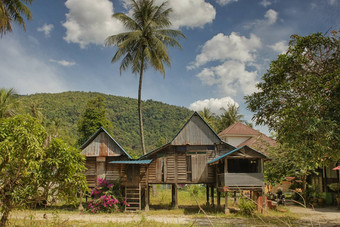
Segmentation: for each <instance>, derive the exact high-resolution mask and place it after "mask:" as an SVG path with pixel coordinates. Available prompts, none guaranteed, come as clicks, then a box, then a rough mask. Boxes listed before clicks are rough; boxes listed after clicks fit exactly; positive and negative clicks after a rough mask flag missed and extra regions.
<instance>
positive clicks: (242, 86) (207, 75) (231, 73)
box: [196, 61, 258, 96]
mask: <svg viewBox="0 0 340 227" xmlns="http://www.w3.org/2000/svg"><path fill="white" fill-rule="evenodd" d="M196 76H197V77H198V78H199V79H200V80H201V81H202V83H203V84H205V85H208V86H213V85H215V86H217V87H218V89H219V91H220V92H221V93H222V94H223V95H228V96H232V95H233V96H235V95H237V93H238V92H239V93H241V94H244V95H248V94H251V93H253V92H255V91H257V89H256V87H255V84H256V83H258V81H257V80H256V77H257V71H248V70H246V65H245V63H242V62H239V61H226V62H225V63H223V64H221V65H219V66H216V67H211V68H205V69H203V70H202V71H201V72H200V73H199V74H197V75H196Z"/></svg>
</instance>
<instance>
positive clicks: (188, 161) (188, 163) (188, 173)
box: [187, 155, 192, 181]
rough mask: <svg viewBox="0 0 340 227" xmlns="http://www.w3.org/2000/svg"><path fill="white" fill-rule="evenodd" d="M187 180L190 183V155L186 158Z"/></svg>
mask: <svg viewBox="0 0 340 227" xmlns="http://www.w3.org/2000/svg"><path fill="white" fill-rule="evenodd" d="M187 180H188V181H192V163H191V155H188V156H187Z"/></svg>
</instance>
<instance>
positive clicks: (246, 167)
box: [228, 159, 260, 173]
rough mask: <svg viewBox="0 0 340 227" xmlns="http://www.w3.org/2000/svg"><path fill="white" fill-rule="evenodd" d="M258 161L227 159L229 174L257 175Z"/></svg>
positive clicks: (258, 170)
mask: <svg viewBox="0 0 340 227" xmlns="http://www.w3.org/2000/svg"><path fill="white" fill-rule="evenodd" d="M259 163H260V160H258V159H257V160H256V159H228V172H229V173H259V172H260V169H259Z"/></svg>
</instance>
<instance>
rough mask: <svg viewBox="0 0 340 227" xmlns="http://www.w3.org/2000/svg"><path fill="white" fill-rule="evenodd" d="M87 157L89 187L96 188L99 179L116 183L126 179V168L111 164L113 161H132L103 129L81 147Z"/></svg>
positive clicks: (86, 173)
mask: <svg viewBox="0 0 340 227" xmlns="http://www.w3.org/2000/svg"><path fill="white" fill-rule="evenodd" d="M80 149H81V150H82V152H81V154H83V155H85V157H86V163H85V165H86V168H87V171H86V172H85V175H86V179H87V182H88V185H89V187H91V188H92V187H95V186H96V184H97V179H98V178H101V179H106V180H108V181H114V180H117V179H120V178H124V177H125V169H124V167H125V166H116V165H112V164H109V162H111V161H117V160H132V157H131V156H130V155H129V154H128V153H127V152H126V151H125V150H124V148H123V147H121V146H120V145H119V144H118V143H117V141H116V140H114V139H113V138H112V136H111V135H110V134H109V133H108V132H107V131H106V130H105V129H104V128H103V127H101V128H99V129H98V130H97V131H96V132H95V133H94V134H93V135H92V136H91V137H90V138H89V139H88V140H87V141H86V142H85V143H84V144H83V145H82V146H81V147H80Z"/></svg>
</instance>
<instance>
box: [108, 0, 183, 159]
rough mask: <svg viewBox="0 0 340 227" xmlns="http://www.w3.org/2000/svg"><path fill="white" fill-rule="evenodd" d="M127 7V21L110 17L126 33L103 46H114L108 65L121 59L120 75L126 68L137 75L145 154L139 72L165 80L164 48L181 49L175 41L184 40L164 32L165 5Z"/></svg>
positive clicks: (141, 1) (135, 2) (144, 0)
mask: <svg viewBox="0 0 340 227" xmlns="http://www.w3.org/2000/svg"><path fill="white" fill-rule="evenodd" d="M130 5H131V7H132V16H131V17H129V16H127V15H125V14H122V13H116V14H114V15H113V18H115V19H118V20H119V21H121V22H122V23H123V24H124V25H125V27H126V29H127V30H128V31H127V32H124V33H120V34H117V35H112V36H109V37H108V38H107V39H106V42H105V44H106V46H118V50H117V52H116V53H115V55H114V56H113V58H112V63H114V62H116V61H118V60H119V59H121V58H122V61H121V65H120V73H122V71H124V70H127V69H128V68H129V67H131V69H132V72H133V73H137V74H138V73H139V87H138V115H139V126H140V137H141V146H142V150H143V154H145V153H146V152H145V144H144V132H143V117H142V106H141V92H142V81H143V72H144V71H145V70H146V69H147V68H148V67H152V68H154V69H156V70H157V71H160V72H161V73H162V74H163V76H165V70H164V63H165V64H166V65H168V66H170V65H171V62H170V58H169V56H168V53H167V52H168V48H167V47H168V46H171V47H179V48H181V45H180V44H179V43H178V42H177V40H176V38H179V37H185V36H184V35H183V34H182V32H181V31H179V30H173V29H168V28H169V27H170V26H171V22H170V19H169V14H170V13H171V12H172V9H171V8H167V7H166V6H167V2H164V3H163V4H161V5H159V6H157V5H155V3H154V0H130Z"/></svg>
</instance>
